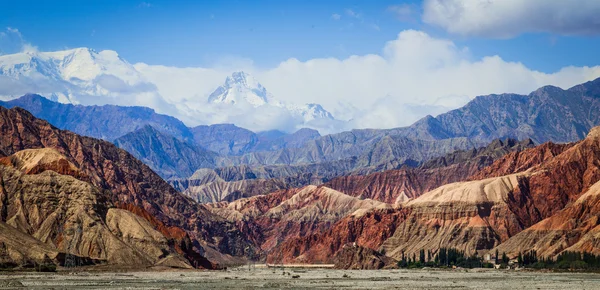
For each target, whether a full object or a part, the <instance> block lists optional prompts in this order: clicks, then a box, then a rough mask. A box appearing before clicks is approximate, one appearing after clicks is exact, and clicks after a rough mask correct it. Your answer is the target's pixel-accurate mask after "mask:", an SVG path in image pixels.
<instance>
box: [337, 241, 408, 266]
mask: <svg viewBox="0 0 600 290" xmlns="http://www.w3.org/2000/svg"><path fill="white" fill-rule="evenodd" d="M333 260H334V263H335V268H337V269H356V270H378V269H383V268H387V269H389V268H396V267H397V263H398V261H396V260H394V259H392V258H390V257H387V256H385V255H383V254H381V253H379V252H377V251H374V250H372V249H369V248H364V247H359V246H356V245H354V244H347V245H344V246H343V247H342V249H341V250H339V251H338V252H337V254H336V255H335V258H334V259H333Z"/></svg>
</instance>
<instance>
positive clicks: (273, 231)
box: [207, 185, 389, 262]
mask: <svg viewBox="0 0 600 290" xmlns="http://www.w3.org/2000/svg"><path fill="white" fill-rule="evenodd" d="M207 207H209V208H210V210H211V211H212V212H213V213H215V214H217V215H219V216H221V217H223V218H225V219H227V220H229V221H233V222H236V223H237V224H238V226H239V227H240V228H241V229H242V230H245V231H246V232H245V233H246V234H247V235H249V236H252V237H253V239H254V241H255V242H256V243H258V244H260V246H261V249H262V251H263V252H265V253H267V254H269V255H270V256H269V257H268V261H269V262H281V261H283V262H287V260H285V257H283V256H280V255H279V256H278V253H280V252H278V251H276V252H274V249H277V247H278V246H279V245H280V244H282V243H285V242H286V241H288V240H291V239H295V238H298V237H303V236H305V235H308V234H312V233H316V232H321V231H324V230H327V229H329V227H330V226H331V225H332V224H334V223H335V222H337V221H338V220H339V219H341V218H343V217H344V216H347V215H349V214H352V215H357V216H359V215H362V214H363V213H364V212H366V211H368V210H370V209H373V208H389V205H386V204H384V203H381V202H378V201H374V200H369V199H365V200H361V199H358V198H355V197H351V196H348V195H345V194H343V193H341V192H338V191H335V190H332V189H330V188H327V187H318V186H314V185H310V186H306V187H303V188H299V189H289V190H282V191H278V192H274V193H271V194H268V195H261V196H255V197H251V198H245V199H240V200H236V201H234V202H231V203H227V202H220V203H214V204H208V205H207Z"/></svg>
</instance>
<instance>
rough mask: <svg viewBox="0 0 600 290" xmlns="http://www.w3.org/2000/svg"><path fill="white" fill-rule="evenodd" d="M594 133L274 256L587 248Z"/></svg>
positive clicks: (511, 160)
mask: <svg viewBox="0 0 600 290" xmlns="http://www.w3.org/2000/svg"><path fill="white" fill-rule="evenodd" d="M598 130H599V129H598V128H595V129H594V130H592V131H591V132H590V134H589V135H588V136H587V138H586V139H585V140H583V141H581V142H578V143H572V144H565V145H554V144H550V143H548V144H543V145H540V146H537V147H535V148H530V149H527V150H524V151H520V152H514V153H509V154H507V155H506V156H505V157H503V158H500V159H498V160H497V161H495V162H494V163H493V164H492V165H490V166H489V167H486V168H484V169H483V170H481V171H480V172H478V173H476V174H474V175H473V176H471V177H469V178H466V179H467V180H471V181H462V182H458V183H450V184H447V185H443V186H440V187H438V188H436V189H434V190H431V191H429V192H427V193H424V194H423V195H421V196H419V197H417V198H416V199H413V200H409V201H406V202H404V203H402V204H400V205H399V206H398V207H397V208H392V209H372V210H370V211H368V212H366V213H364V214H363V215H361V216H358V217H355V216H346V217H344V218H342V219H340V220H339V221H338V222H337V223H335V224H334V225H332V226H331V228H330V229H328V230H325V231H322V232H320V233H315V234H311V235H306V236H304V237H300V238H296V239H290V240H288V241H285V242H283V243H281V244H280V245H279V247H278V249H277V250H274V252H277V253H279V255H283V256H284V257H285V260H287V261H289V262H298V263H307V262H308V263H310V262H322V263H330V262H333V257H335V255H336V253H337V252H338V251H339V250H340V249H341V248H342V247H343V246H344V245H346V244H348V243H356V245H357V246H359V247H366V248H370V249H373V250H375V251H381V252H384V253H385V255H387V256H389V257H392V258H395V259H399V258H400V257H401V256H402V253H404V254H406V255H412V254H413V253H418V251H419V250H421V249H425V250H432V251H433V252H435V251H437V249H439V248H440V247H441V245H443V246H444V247H452V248H457V249H460V250H463V251H466V252H467V253H474V252H480V253H482V252H483V253H484V252H487V251H491V250H492V249H494V248H496V247H498V249H499V250H501V251H506V252H507V253H509V254H510V255H511V256H515V255H516V254H517V253H518V252H519V251H526V250H529V249H535V250H537V251H538V253H540V254H543V255H550V256H553V255H556V254H558V253H560V252H561V251H563V250H566V249H569V248H570V247H572V248H570V249H573V250H583V249H590V248H592V247H593V245H595V242H594V241H595V240H594V238H593V237H594V235H595V222H594V220H595V218H596V217H595V215H594V214H593V208H594V206H595V204H596V200H597V199H596V198H595V197H596V189H597V188H596V187H595V184H596V183H597V182H598V181H599V180H600V163H598V160H600V155H598V154H599V152H600V150H599V148H600V143H599V141H598V140H600V139H599V138H598V137H597V136H598V135H599V134H597V132H598ZM498 170H500V172H501V173H500V174H502V175H498V174H497V173H496V172H498Z"/></svg>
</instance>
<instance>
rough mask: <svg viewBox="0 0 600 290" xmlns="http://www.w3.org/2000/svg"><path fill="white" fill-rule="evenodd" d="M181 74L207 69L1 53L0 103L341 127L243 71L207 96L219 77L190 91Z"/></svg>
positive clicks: (108, 54) (65, 54)
mask: <svg viewBox="0 0 600 290" xmlns="http://www.w3.org/2000/svg"><path fill="white" fill-rule="evenodd" d="M186 70H194V72H197V71H202V70H206V69H202V68H188V69H179V70H178V72H179V73H180V74H178V75H175V76H172V77H171V76H170V75H169V74H170V73H169V72H170V70H169V67H164V66H150V65H145V64H135V65H132V64H130V63H129V62H127V61H126V60H125V59H123V58H121V57H120V56H119V54H118V53H117V52H115V51H112V50H102V51H95V50H93V49H90V48H85V47H84V48H75V49H68V50H62V51H54V52H40V51H27V52H21V53H16V54H8V55H0V100H11V99H15V98H18V97H20V96H22V95H25V94H27V93H35V94H39V95H42V96H45V97H46V98H48V99H50V100H52V101H58V102H61V103H72V104H82V105H104V104H112V105H121V106H146V107H150V108H153V109H155V110H156V112H158V113H161V114H168V115H172V116H175V117H177V118H179V119H181V120H182V121H184V122H185V123H187V124H188V125H190V126H196V125H199V124H215V123H223V122H228V123H235V124H236V125H239V126H242V127H246V128H249V129H251V130H255V131H261V130H272V129H279V130H284V131H289V132H292V131H296V130H297V129H299V128H303V127H309V128H313V129H318V130H324V132H325V131H327V132H332V131H336V130H337V129H333V130H332V129H331V128H333V127H332V126H335V127H336V128H337V126H338V125H339V124H340V123H339V122H342V121H337V120H335V119H334V118H333V116H332V114H331V113H329V112H328V111H326V110H325V109H324V108H323V107H322V106H321V105H319V104H304V105H301V104H292V103H285V102H282V101H280V100H278V99H276V98H275V97H274V96H273V95H272V94H271V93H270V92H269V91H267V89H266V88H265V87H264V86H263V85H261V84H260V83H259V82H258V80H256V79H255V78H254V77H253V76H252V75H250V74H248V73H246V72H243V71H238V72H234V73H231V74H230V75H228V76H226V75H225V73H223V74H222V75H221V77H224V78H225V81H224V82H221V85H220V86H218V87H217V88H216V89H215V90H214V91H212V93H210V94H207V93H208V92H207V90H206V88H207V87H210V86H213V85H214V84H219V83H220V82H219V79H218V78H216V79H215V78H212V79H209V80H207V81H208V82H207V84H211V85H208V86H207V85H204V86H203V85H198V86H192V87H191V90H190V86H188V85H187V84H188V83H189V82H197V79H193V80H192V79H190V78H186V76H185V71H186ZM192 75H194V74H192ZM180 82H184V83H185V84H186V85H184V86H182V85H180V84H181V83H180ZM183 88H185V90H184V89H183ZM213 88H214V87H213ZM186 90H187V91H186ZM182 96H183V97H182ZM207 96H208V98H207ZM333 123H335V124H334V125H331V124H333Z"/></svg>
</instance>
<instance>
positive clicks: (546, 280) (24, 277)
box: [0, 268, 600, 290]
mask: <svg viewBox="0 0 600 290" xmlns="http://www.w3.org/2000/svg"><path fill="white" fill-rule="evenodd" d="M284 271H285V273H286V274H283V272H284ZM288 273H289V274H288ZM295 275H298V276H299V277H297V278H293V277H294V276H295ZM19 285H23V287H25V288H27V289H48V288H54V289H254V288H262V289H519V290H521V289H600V274H588V273H540V272H515V271H511V272H506V271H494V270H468V271H465V270H453V271H450V270H448V271H442V270H378V271H347V270H333V269H314V268H310V269H285V270H282V269H277V270H273V269H267V268H257V269H256V270H254V271H248V269H247V268H237V269H230V270H227V271H178V272H131V273H55V274H44V273H3V274H0V288H2V289H6V287H15V289H18V287H19Z"/></svg>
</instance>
